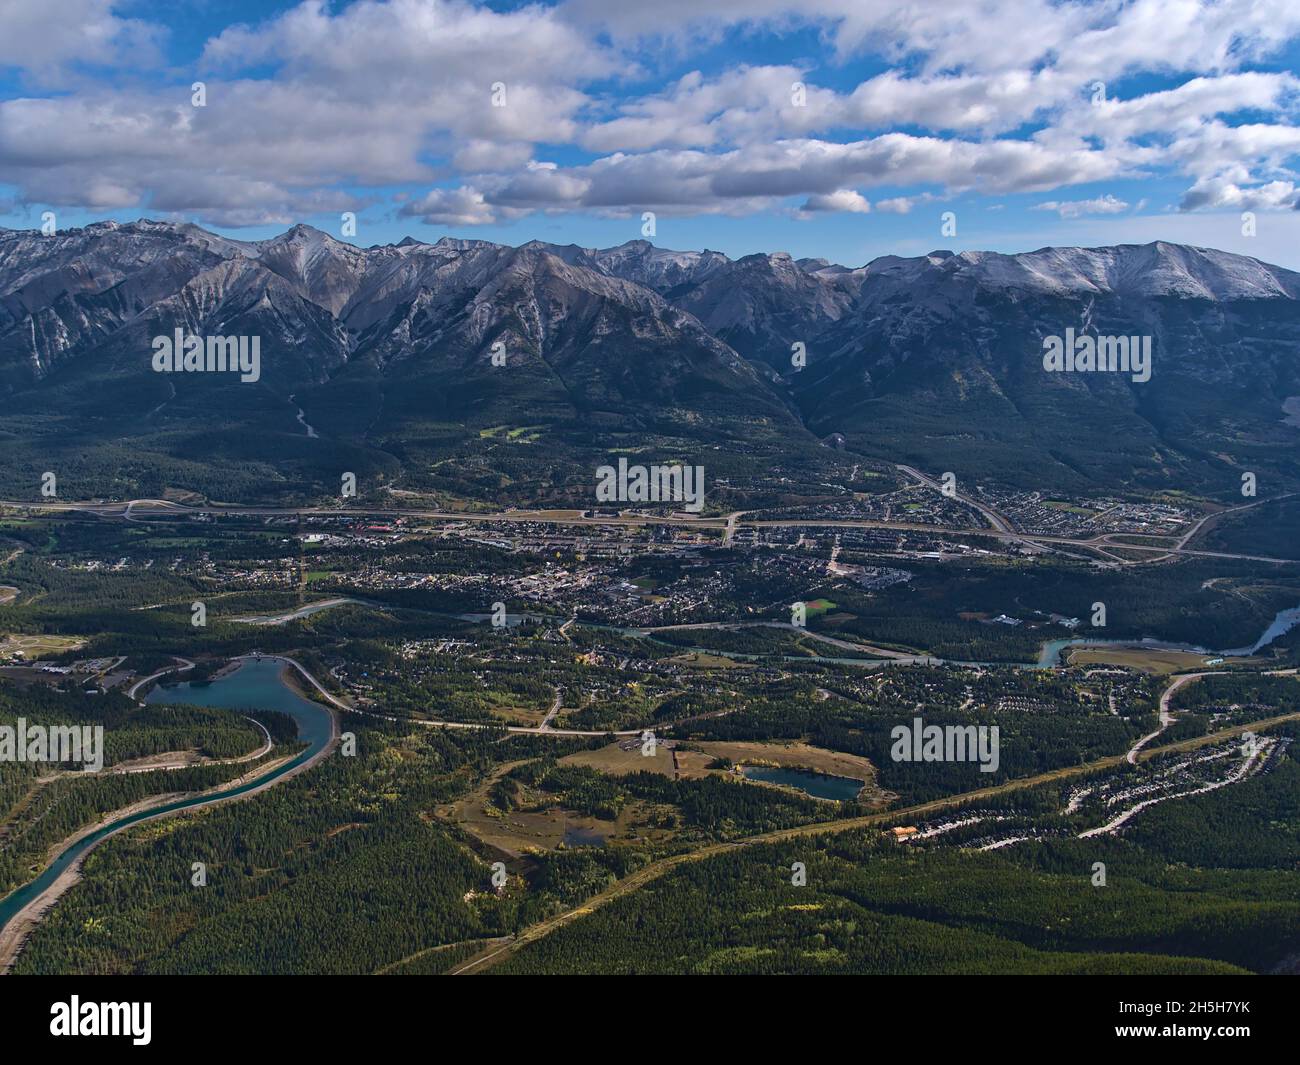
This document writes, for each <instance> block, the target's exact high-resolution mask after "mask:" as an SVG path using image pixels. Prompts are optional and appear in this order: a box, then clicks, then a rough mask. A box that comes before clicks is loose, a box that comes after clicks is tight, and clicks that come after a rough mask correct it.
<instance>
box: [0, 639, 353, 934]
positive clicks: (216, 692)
mask: <svg viewBox="0 0 1300 1065" xmlns="http://www.w3.org/2000/svg"><path fill="white" fill-rule="evenodd" d="M285 668H291V667H285V666H284V665H283V663H281V662H279V661H277V660H273V659H260V660H253V661H249V660H246V661H244V662H243V664H241V665H240V666H239V667H238V668H237V669H236V670H234V671H233V672H231V673H228V674H226V675H225V676H223V677H219V678H217V679H216V680H213V681H210V682H207V683H200V684H189V683H185V684H177V685H175V686H174V687H171V688H158V687H155V688H154V689H152V690H151V691H150V692H149V694H148V695H147V696H146V697H145V702H148V703H164V704H166V703H183V704H186V705H191V706H216V707H225V708H228V709H230V710H278V711H280V712H281V713H284V714H288V715H289V716H290V717H292V718H293V720H294V721H295V722H296V723H297V725H298V738H299V739H300V740H302V741H303V742H305V743H307V744H308V747H307V749H306V750H305V751H303V752H301V753H300V754H298V755H297V756H296V757H294V758H293V759H292V760H291V761H289V762H288V763H286V764H285V765H282V766H279V767H278V768H276V769H272V770H270V771H268V772H267V773H264V774H263V775H261V776H259V777H256V778H255V779H253V780H250V781H248V782H247V783H246V784H240V785H238V786H235V787H229V788H222V789H220V790H218V791H214V792H210V793H208V794H205V795H196V796H192V797H190V798H186V799H177V800H176V801H175V802H170V803H167V804H166V805H165V806H158V807H155V808H153V809H151V810H141V811H140V812H138V813H135V814H132V815H131V816H129V817H124V818H122V819H121V820H120V821H115V822H114V823H113V824H111V825H105V826H104V827H103V828H100V829H97V830H96V831H95V832H92V833H91V834H90V835H88V836H86V837H84V838H83V839H80V840H78V841H77V842H76V843H74V844H72V845H71V846H70V847H68V848H67V849H66V850H64V851H63V852H62V853H61V854H60V855H59V856H58V857H57V858H56V859H55V860H54V862H53V863H52V864H51V865H50V866H49V868H47V869H46V870H45V871H44V872H42V873H41V875H40V876H38V877H37V878H36V879H35V880H32V881H30V882H28V883H26V884H24V885H23V886H22V887H20V888H18V889H17V890H15V891H13V892H12V893H10V894H9V895H7V896H5V897H4V898H3V899H0V928H3V927H4V926H5V925H6V924H8V923H9V921H10V919H11V918H12V917H13V916H14V915H15V914H16V913H18V911H19V910H21V909H22V908H23V907H24V906H26V905H27V903H28V902H30V901H31V900H32V899H33V898H35V897H36V896H37V895H39V894H40V893H41V892H43V891H44V890H45V889H46V888H47V887H49V886H50V884H52V883H54V881H55V880H57V879H58V877H59V874H60V873H62V872H63V871H64V870H65V869H66V868H67V867H68V866H69V865H71V864H72V863H73V862H75V861H76V860H77V859H78V858H80V857H81V856H82V855H83V854H85V853H86V852H87V851H88V850H90V849H91V848H92V847H93V846H94V845H95V844H96V843H98V842H99V841H100V840H102V839H103V838H104V837H105V836H108V835H110V834H112V833H114V832H117V831H120V830H121V829H122V828H124V827H126V826H127V825H133V824H136V823H138V822H140V821H147V820H148V819H149V818H151V817H158V816H159V815H160V814H164V813H172V812H174V811H176V810H184V809H187V808H189V807H191V806H203V805H206V804H208V803H212V802H216V801H217V800H218V799H226V798H231V797H234V796H236V795H243V794H246V793H247V792H250V791H252V790H253V789H255V788H258V787H261V786H262V785H263V784H265V783H266V782H267V781H269V780H275V779H276V778H277V777H281V776H283V775H284V774H285V773H287V772H289V770H291V769H293V768H295V767H296V766H299V765H301V764H302V763H303V762H305V761H306V760H307V759H309V758H311V757H312V756H313V755H315V754H317V753H318V752H319V751H320V750H321V749H322V748H323V747H324V746H325V745H326V744H328V743H329V741H330V737H331V736H332V735H333V727H334V725H333V718H332V716H331V714H330V712H329V711H328V710H327V709H325V707H323V706H321V705H320V704H318V703H314V702H312V701H311V700H310V699H306V698H304V697H303V696H301V695H299V694H298V693H297V692H296V691H294V690H293V688H291V687H290V686H289V685H288V684H286V683H285V682H284V680H283V679H282V677H281V674H282V672H283V670H284V669H285Z"/></svg>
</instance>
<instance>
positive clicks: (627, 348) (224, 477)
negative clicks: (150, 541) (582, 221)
mask: <svg viewBox="0 0 1300 1065" xmlns="http://www.w3.org/2000/svg"><path fill="white" fill-rule="evenodd" d="M177 329H180V330H182V331H183V332H185V333H187V334H194V335H199V336H217V335H219V336H227V337H229V336H248V337H254V336H255V337H258V338H259V343H260V356H261V363H260V377H259V379H258V380H257V381H256V382H250V383H241V382H240V381H239V379H238V376H237V375H235V374H232V373H159V372H155V370H154V368H153V365H152V356H153V343H154V338H156V337H159V336H172V335H174V333H175V331H176V330H177ZM1067 329H1073V330H1074V331H1075V332H1076V333H1078V334H1084V333H1088V334H1092V335H1101V336H1107V335H1118V336H1125V337H1128V336H1147V337H1150V338H1151V347H1152V363H1151V378H1150V380H1149V381H1145V382H1137V381H1134V380H1132V379H1131V375H1130V374H1122V373H1101V372H1092V373H1082V372H1070V373H1048V372H1046V371H1045V370H1044V368H1043V340H1044V338H1045V337H1049V336H1063V335H1065V333H1066V330H1067ZM795 344H802V345H804V347H805V349H806V352H807V363H806V366H804V367H803V368H802V369H798V370H796V368H795V367H794V366H792V364H791V352H792V347H793V345H795ZM0 396H3V408H4V410H3V413H2V414H0V458H3V468H4V486H3V487H4V491H5V493H6V494H7V495H10V496H11V497H18V498H24V497H34V496H35V492H36V488H37V486H38V485H39V483H40V476H41V473H42V472H43V471H46V470H55V471H59V472H60V479H61V487H60V495H61V496H63V497H65V498H77V497H80V496H87V495H100V496H130V495H139V494H142V493H157V492H161V491H162V490H163V489H165V488H169V487H170V488H190V489H194V490H197V491H200V492H203V493H205V494H208V495H209V496H211V497H212V498H217V499H253V498H263V499H264V498H272V497H277V496H278V497H285V498H289V497H299V498H301V497H307V496H311V495H318V494H331V493H333V492H334V491H336V486H337V484H338V481H339V477H340V475H341V474H342V473H343V472H355V473H356V474H357V476H358V480H359V482H361V483H363V484H368V485H370V486H372V487H373V486H375V485H379V484H383V485H386V486H391V487H396V488H409V489H414V490H422V491H430V490H431V491H439V490H442V491H446V492H448V493H452V494H459V495H469V496H478V497H482V498H489V497H491V498H496V499H498V500H509V501H520V502H524V501H541V500H547V499H551V500H557V501H558V500H561V499H564V498H570V499H581V498H583V493H584V492H588V491H589V486H590V483H591V479H592V471H593V468H594V466H595V465H599V464H601V463H604V462H606V461H609V458H610V456H611V455H613V454H620V453H629V454H635V455H640V456H643V457H644V461H646V462H650V463H653V462H672V461H686V462H691V463H704V464H705V465H706V466H709V467H711V468H712V476H714V477H719V476H721V477H725V478H726V479H728V480H738V481H743V480H744V479H745V478H746V477H750V478H755V477H762V476H763V475H764V473H765V471H766V470H768V469H770V468H773V467H778V466H779V467H782V468H784V469H793V468H803V469H805V470H808V471H812V472H813V473H815V472H816V471H817V469H818V468H819V467H825V468H826V469H828V470H829V469H831V468H832V467H834V465H835V463H836V462H838V461H840V459H839V457H835V458H832V453H831V452H830V451H828V450H827V449H826V448H824V447H822V446H821V445H820V444H819V443H818V441H819V440H821V439H824V438H826V437H829V436H830V435H831V434H836V433H838V434H842V435H843V437H844V438H845V440H846V441H847V445H848V448H849V449H850V451H851V452H856V453H858V454H860V455H864V456H867V457H870V458H879V459H883V460H892V461H902V462H909V463H914V464H916V465H919V466H922V467H925V468H928V469H931V470H933V471H940V470H950V469H951V470H954V471H957V472H958V474H959V476H962V475H965V476H974V477H980V478H989V477H992V478H996V479H1000V480H1005V481H1009V482H1012V483H1019V484H1023V485H1025V486H1027V487H1035V488H1042V489H1044V490H1051V489H1053V488H1060V489H1068V488H1084V489H1092V490H1097V489H1101V490H1103V491H1123V490H1128V489H1150V488H1163V489H1176V490H1184V491H1190V492H1218V493H1228V492H1230V491H1232V490H1233V489H1234V487H1235V486H1236V485H1237V484H1239V483H1240V475H1241V472H1242V471H1245V470H1249V471H1251V472H1255V473H1256V474H1257V475H1258V476H1260V477H1264V476H1269V477H1275V478H1278V479H1284V480H1286V481H1287V482H1288V483H1293V482H1295V481H1297V480H1300V469H1298V468H1297V462H1296V459H1295V455H1296V445H1297V443H1300V426H1297V425H1295V424H1294V423H1295V422H1298V421H1300V417H1292V418H1291V419H1290V423H1288V421H1287V414H1286V413H1284V410H1283V406H1284V404H1285V403H1286V401H1287V399H1288V397H1292V396H1300V275H1296V274H1293V273H1290V272H1288V271H1284V270H1280V269H1278V268H1275V267H1270V266H1266V265H1264V264H1262V263H1259V262H1257V261H1255V260H1252V259H1247V258H1243V257H1240V256H1234V255H1228V254H1225V253H1221V252H1214V251H1207V250H1202V249H1194V248H1186V247H1180V246H1177V245H1168V244H1154V245H1146V246H1141V247H1138V246H1123V247H1117V248H1101V249H1092V250H1085V249H1044V250H1041V251H1037V252H1031V253H1027V254H1023V255H1014V256H1006V255H995V254H991V253H979V252H974V253H970V252H968V253H963V254H960V255H953V254H951V253H948V252H935V253H932V254H931V255H928V256H924V257H920V258H914V259H901V258H896V257H886V258H882V259H877V260H875V261H873V262H871V263H869V264H868V265H867V266H865V267H861V268H859V269H847V268H844V267H837V266H833V265H830V264H827V263H824V262H822V261H819V260H806V259H805V260H799V261H795V260H793V259H791V258H790V257H789V256H787V255H784V254H774V255H754V256H747V257H745V258H743V259H740V260H736V261H732V260H729V259H727V258H726V257H725V256H722V255H720V254H718V253H716V252H699V253H696V252H672V251H666V250H663V249H657V248H654V247H653V246H652V245H649V244H647V243H646V242H644V241H633V242H630V243H628V244H625V245H623V246H621V247H619V248H613V249H606V250H596V249H584V248H579V247H576V246H567V247H559V246H554V245H547V244H542V243H538V242H533V243H530V244H527V245H524V246H523V247H521V248H510V247H506V246H503V245H498V244H493V243H490V242H486V241H473V240H451V239H444V240H441V241H439V242H437V243H436V244H422V243H419V242H416V241H411V240H408V241H404V242H403V243H402V244H400V245H397V246H388V247H379V248H371V249H365V250H363V249H358V248H356V247H354V246H352V245H349V244H345V243H341V242H339V241H336V240H334V239H333V238H331V237H329V236H327V235H326V234H324V233H321V232H319V231H317V230H313V229H311V228H310V227H307V226H295V227H294V228H292V229H291V230H289V231H288V232H287V233H285V234H283V235H282V236H280V237H277V238H275V239H273V240H268V241H259V242H240V241H233V240H228V239H225V238H222V237H218V236H215V235H213V234H210V233H207V232H205V231H203V230H201V229H199V228H197V227H195V226H189V225H171V224H164V223H157V222H148V221H141V222H137V223H133V224H129V225H118V224H116V223H101V224H96V225H92V226H88V227H86V228H85V229H81V230H71V231H68V232H65V233H60V234H57V235H55V236H51V237H46V236H43V235H41V234H39V233H35V232H29V231H23V232H4V233H0ZM586 498H587V499H590V496H589V494H588V495H587V496H586Z"/></svg>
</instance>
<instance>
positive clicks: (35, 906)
mask: <svg viewBox="0 0 1300 1065" xmlns="http://www.w3.org/2000/svg"><path fill="white" fill-rule="evenodd" d="M249 660H255V661H267V662H278V663H280V664H281V670H282V673H283V674H285V675H286V676H285V679H282V681H281V683H282V684H283V685H284V689H285V691H287V692H291V693H293V694H294V695H295V696H296V697H297V698H299V699H302V698H303V697H302V696H300V695H298V693H297V692H296V691H295V690H294V688H293V687H292V686H290V684H289V683H288V682H287V675H289V673H290V667H292V668H293V669H294V670H296V671H297V672H298V673H300V674H301V675H302V676H303V677H305V678H306V679H307V680H308V681H310V682H311V683H312V684H313V685H314V686H315V687H316V689H317V690H318V691H320V692H321V693H322V694H323V695H325V696H326V698H327V700H328V701H329V703H330V704H331V705H321V703H319V702H318V701H315V700H303V701H304V702H309V703H310V705H311V706H312V707H314V708H316V709H317V710H319V711H320V712H321V713H323V714H325V715H326V716H327V717H328V721H329V729H328V735H327V736H326V735H324V734H322V735H321V737H320V742H319V743H318V745H317V746H316V748H315V749H314V750H313V749H312V748H311V747H309V748H308V750H307V751H305V752H296V753H293V754H288V755H285V756H283V757H281V758H277V759H273V760H272V761H271V762H269V763H263V764H261V765H258V766H255V767H254V768H252V769H250V770H249V771H248V772H247V773H244V774H241V775H240V776H238V777H236V778H234V779H233V780H229V781H226V782H224V783H222V784H219V785H217V786H216V787H214V788H210V789H207V790H205V791H202V792H191V793H183V794H181V795H180V796H179V797H178V796H176V795H175V794H172V795H168V796H152V797H150V799H148V800H143V801H142V803H136V804H133V805H132V806H130V807H125V808H123V809H121V810H116V811H114V812H113V813H111V814H109V815H107V816H106V817H104V818H101V819H100V820H99V821H98V822H97V823H95V824H93V825H88V826H85V827H84V828H82V829H80V830H78V832H76V833H74V834H73V835H72V836H70V837H69V838H68V839H67V840H65V841H63V843H61V844H57V845H56V846H55V847H53V848H51V851H50V857H49V860H47V861H46V862H45V863H44V864H43V866H42V872H41V873H39V874H38V875H37V876H36V877H35V878H34V879H33V880H31V881H28V883H27V884H25V885H22V886H20V887H19V888H17V889H15V891H14V892H11V893H10V894H9V895H8V896H6V897H5V899H0V907H2V906H3V904H4V903H5V902H7V901H8V900H9V899H11V898H12V897H13V896H14V895H15V894H17V893H19V892H23V891H25V890H30V888H31V886H32V885H33V884H39V883H40V881H41V879H42V878H43V877H45V876H47V875H48V874H49V871H50V869H51V868H53V867H55V866H56V865H57V864H58V862H59V861H60V860H61V859H63V858H64V856H66V855H68V854H69V852H70V851H73V850H75V849H76V848H78V847H81V846H82V845H83V844H84V843H85V841H86V840H87V839H90V840H91V842H90V843H89V844H88V845H85V846H84V847H83V849H81V850H80V851H79V852H77V853H75V854H74V855H72V857H71V858H70V860H69V861H68V863H67V864H66V865H65V867H64V868H62V869H60V870H59V871H58V872H57V873H56V874H55V875H54V876H53V877H52V878H51V880H50V882H49V883H47V884H45V885H44V886H42V887H41V888H40V889H39V891H37V892H36V893H35V894H33V895H32V897H31V898H29V899H27V900H26V901H24V902H23V904H22V905H21V906H20V907H19V908H18V909H17V910H15V911H14V913H13V914H12V915H11V916H10V917H9V918H8V919H7V920H4V923H3V924H0V973H5V972H8V971H9V968H10V967H11V966H12V964H13V961H14V959H15V958H16V957H17V956H18V955H19V953H21V950H22V945H23V943H25V942H26V939H27V937H28V936H29V935H30V934H31V932H32V930H33V929H35V928H36V926H37V925H38V924H39V923H40V921H41V920H42V919H43V917H44V916H45V914H46V913H48V912H49V910H50V909H51V907H53V905H54V904H55V903H56V902H57V901H58V900H59V899H60V898H61V897H62V896H63V894H64V893H65V892H66V891H67V890H68V889H69V888H71V887H72V885H73V884H75V883H76V882H77V881H78V880H79V879H80V873H81V867H82V864H83V863H84V861H85V859H86V856H87V855H89V854H91V853H92V852H93V851H94V850H95V848H96V847H98V846H99V845H100V844H102V843H103V842H104V840H106V839H111V838H112V837H113V836H114V835H116V834H117V833H118V832H121V831H124V830H125V829H127V828H130V827H132V826H134V825H138V824H145V823H147V822H151V821H155V820H157V819H159V818H162V817H168V816H171V815H173V814H178V813H183V812H185V811H187V810H193V809H196V808H207V807H211V806H215V805H218V804H221V803H226V802H235V801H238V800H240V799H246V798H249V797H251V796H254V795H259V794H261V793H262V792H263V791H266V790H267V789H269V788H271V787H274V786H275V785H276V784H279V783H280V782H282V781H285V780H290V779H292V778H293V777H295V776H297V775H298V774H299V773H303V772H305V771H306V770H308V769H310V768H311V767H312V766H314V765H316V764H318V763H319V762H320V761H321V760H322V759H324V758H325V757H326V756H327V755H329V754H330V753H332V752H333V750H334V748H335V747H337V745H338V740H339V732H340V730H339V714H338V712H339V710H347V709H348V707H347V706H346V705H345V704H343V703H341V702H339V701H338V700H337V699H335V698H334V697H333V696H331V695H329V693H328V692H326V691H325V689H324V688H322V687H321V686H320V684H319V683H318V682H317V681H316V679H315V678H314V677H312V676H311V674H310V673H308V672H307V670H306V669H304V668H303V666H302V665H301V664H299V663H298V662H296V661H294V660H293V659H290V658H285V657H282V656H279V655H257V656H252V655H248V656H242V657H241V658H240V659H236V660H235V661H241V662H242V661H249ZM166 672H170V670H166V671H164V673H166ZM236 672H238V670H236ZM233 675H234V674H229V676H233ZM146 679H153V678H146ZM140 683H144V682H143V681H142V682H140ZM211 688H212V682H208V683H207V684H205V686H204V689H205V690H208V691H210V690H211ZM177 701H178V702H185V701H186V700H177ZM208 705H212V704H211V703H209V704H208ZM271 709H274V708H271ZM304 731H305V729H304V726H303V723H302V722H299V734H300V736H301V735H303V734H304ZM151 811H152V812H151ZM92 837H93V838H92ZM0 919H3V918H2V914H0Z"/></svg>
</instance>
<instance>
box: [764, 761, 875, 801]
mask: <svg viewBox="0 0 1300 1065" xmlns="http://www.w3.org/2000/svg"><path fill="white" fill-rule="evenodd" d="M740 771H741V773H742V774H744V776H745V779H746V780H761V781H762V782H763V783H764V784H780V785H782V786H784V787H787V788H796V789H798V790H799V791H802V792H803V793H804V794H806V795H811V796H812V797H813V798H814V799H838V800H839V801H841V802H847V801H849V800H850V799H856V798H857V797H858V792H860V791H861V790H862V786H863V784H865V783H866V781H863V780H854V779H853V778H852V777H833V776H829V775H828V774H826V773H813V772H811V771H810V770H807V769H785V768H782V767H780V766H771V765H745V766H741V767H740Z"/></svg>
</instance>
